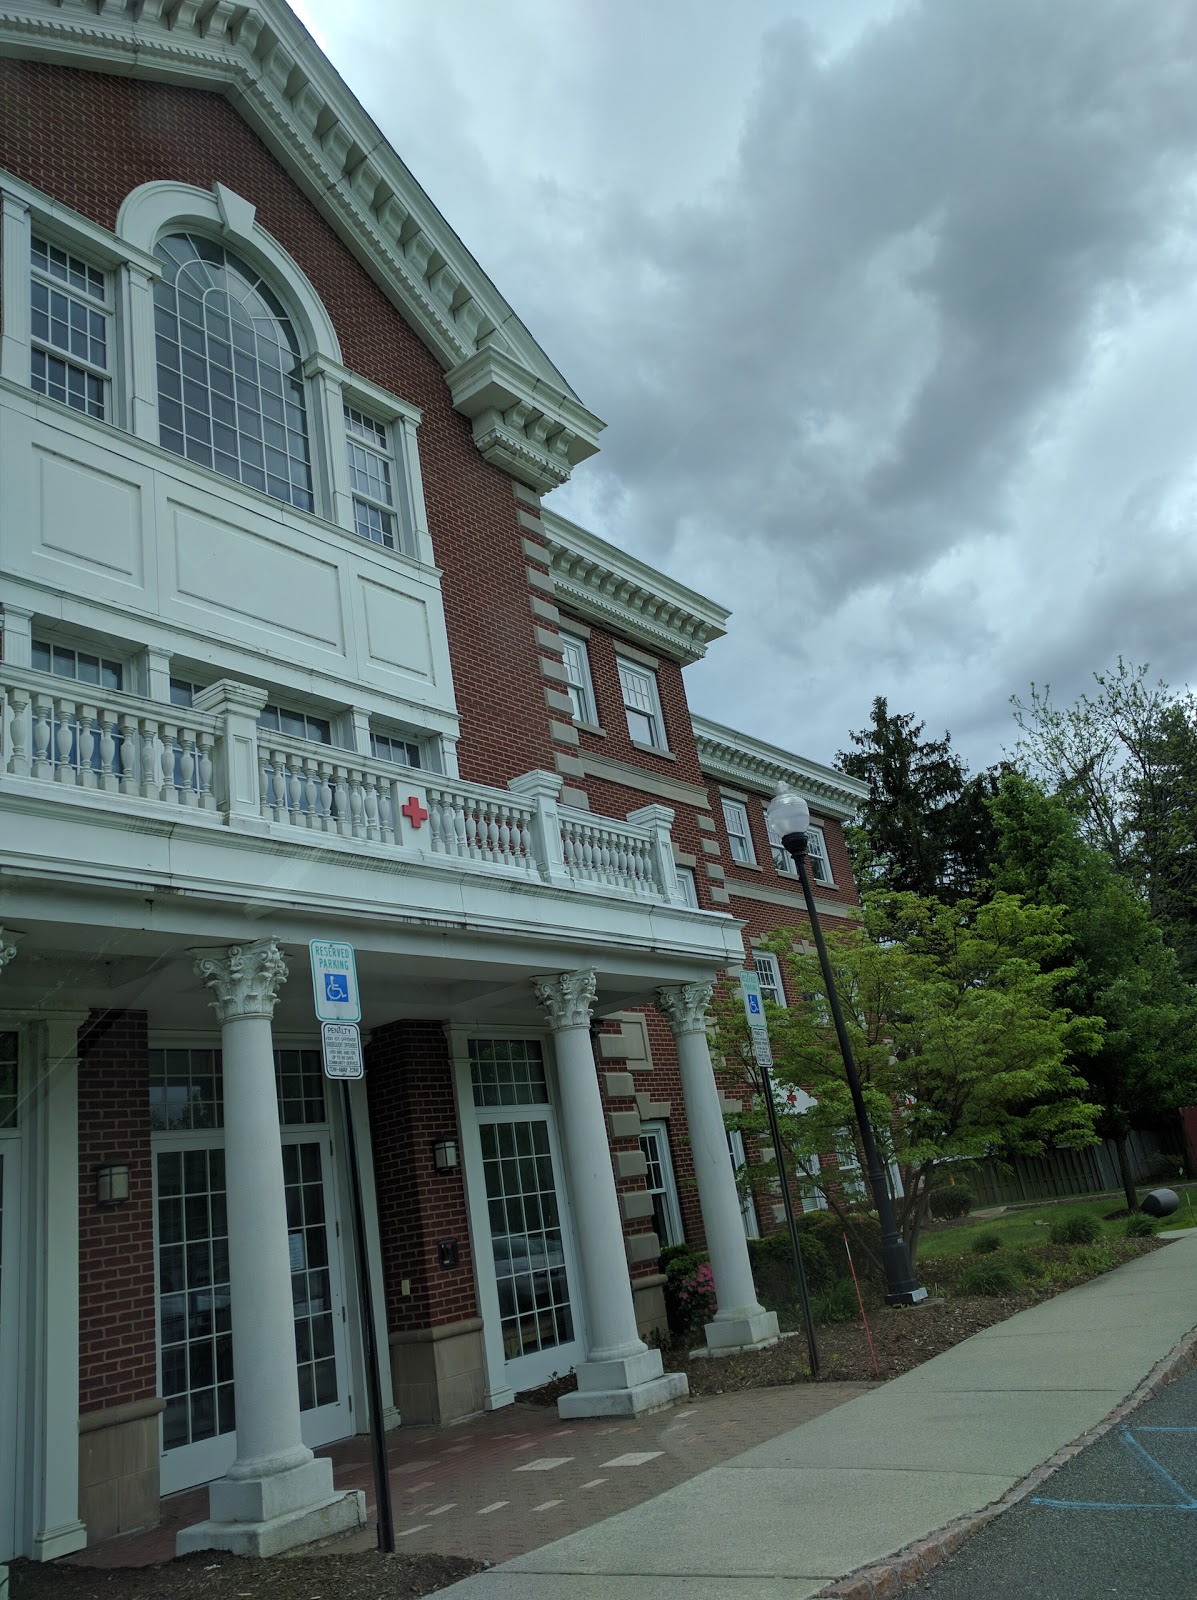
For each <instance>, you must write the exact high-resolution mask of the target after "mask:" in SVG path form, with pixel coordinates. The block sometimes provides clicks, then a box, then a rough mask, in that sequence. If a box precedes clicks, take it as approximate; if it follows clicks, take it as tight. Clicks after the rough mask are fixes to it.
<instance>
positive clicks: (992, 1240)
mask: <svg viewBox="0 0 1197 1600" xmlns="http://www.w3.org/2000/svg"><path fill="white" fill-rule="evenodd" d="M1001 1248H1002V1236H1001V1234H1000V1233H979V1234H978V1235H977V1237H976V1238H975V1239H974V1240H973V1249H974V1250H975V1251H976V1253H977V1254H978V1255H979V1256H991V1255H992V1254H993V1252H994V1251H995V1250H1000V1249H1001Z"/></svg>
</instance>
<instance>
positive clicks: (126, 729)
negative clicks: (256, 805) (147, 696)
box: [0, 668, 216, 811]
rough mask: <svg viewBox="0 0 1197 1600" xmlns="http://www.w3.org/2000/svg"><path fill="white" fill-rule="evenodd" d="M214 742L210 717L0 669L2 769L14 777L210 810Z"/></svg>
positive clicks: (213, 803)
mask: <svg viewBox="0 0 1197 1600" xmlns="http://www.w3.org/2000/svg"><path fill="white" fill-rule="evenodd" d="M92 690H94V691H95V692H89V691H92ZM215 743H216V725H215V723H214V721H213V719H212V718H211V717H206V718H205V717H201V716H200V715H198V713H197V714H194V715H193V714H191V713H188V714H187V715H186V717H185V718H181V717H180V715H179V713H178V712H177V711H175V710H173V709H169V708H168V709H166V713H165V715H164V714H163V708H161V707H159V708H155V709H147V706H146V703H145V702H144V701H141V700H135V699H134V698H133V697H132V696H131V695H125V694H111V693H106V692H105V691H103V690H99V689H98V686H93V685H88V684H75V683H72V684H70V685H69V686H68V685H65V684H62V683H61V682H60V681H59V682H55V681H53V680H49V681H48V680H47V679H46V677H45V676H44V674H41V673H33V672H25V671H19V670H17V669H15V668H5V669H2V670H0V771H3V772H7V773H11V774H12V776H13V777H14V778H34V779H41V780H43V781H45V782H50V783H55V784H59V785H61V786H62V787H63V788H68V789H88V790H97V791H99V792H100V793H105V794H114V795H115V794H121V795H137V796H139V797H140V798H141V799H144V800H154V801H158V802H159V803H161V804H163V805H168V806H183V807H190V808H192V809H195V810H199V811H215V809H216V795H215V793H214V790H213V776H214V761H215Z"/></svg>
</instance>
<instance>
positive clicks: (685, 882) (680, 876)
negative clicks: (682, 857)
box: [673, 866, 702, 911]
mask: <svg viewBox="0 0 1197 1600" xmlns="http://www.w3.org/2000/svg"><path fill="white" fill-rule="evenodd" d="M673 870H674V872H675V873H676V874H677V881H678V888H679V889H680V890H681V893H682V899H683V900H684V901H685V902H686V904H687V905H688V906H689V907H690V908H691V910H693V911H701V910H702V907H701V906H700V905H699V903H698V879H697V877H696V876H695V872H694V868H693V867H679V866H675V867H674V869H673Z"/></svg>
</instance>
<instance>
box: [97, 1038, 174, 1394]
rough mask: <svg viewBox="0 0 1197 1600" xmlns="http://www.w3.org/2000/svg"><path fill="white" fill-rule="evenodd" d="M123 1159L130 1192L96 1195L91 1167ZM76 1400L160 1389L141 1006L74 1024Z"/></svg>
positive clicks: (146, 1055)
mask: <svg viewBox="0 0 1197 1600" xmlns="http://www.w3.org/2000/svg"><path fill="white" fill-rule="evenodd" d="M113 1161H116V1162H125V1163H127V1164H128V1167H129V1200H128V1202H127V1204H124V1205H119V1206H100V1205H97V1204H96V1168H97V1167H99V1166H102V1165H104V1164H105V1163H107V1162H113ZM79 1263H80V1273H79V1410H80V1411H81V1412H88V1411H100V1410H105V1409H107V1408H108V1407H109V1406H117V1405H122V1404H123V1403H125V1402H126V1401H129V1400H142V1399H145V1398H146V1397H147V1396H151V1395H154V1394H156V1393H157V1390H158V1358H157V1342H156V1339H157V1330H156V1327H155V1305H154V1191H153V1168H152V1158H151V1154H150V1094H149V1051H148V1045H147V1041H146V1017H145V1013H144V1012H141V1011H93V1012H92V1013H91V1015H90V1016H89V1017H88V1019H87V1021H86V1022H85V1023H84V1024H83V1025H82V1027H81V1028H80V1029H79Z"/></svg>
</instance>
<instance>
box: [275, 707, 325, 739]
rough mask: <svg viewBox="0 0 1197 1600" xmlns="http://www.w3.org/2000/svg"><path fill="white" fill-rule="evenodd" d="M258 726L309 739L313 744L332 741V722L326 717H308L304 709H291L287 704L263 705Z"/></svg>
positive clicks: (295, 737)
mask: <svg viewBox="0 0 1197 1600" xmlns="http://www.w3.org/2000/svg"><path fill="white" fill-rule="evenodd" d="M258 727H259V728H265V729H267V731H268V732H270V733H285V734H288V735H289V736H290V737H291V738H292V739H309V740H310V741H311V742H312V743H313V744H331V743H332V724H331V723H330V722H329V721H328V719H327V718H326V717H310V716H309V715H308V714H307V712H306V711H292V710H290V709H289V708H288V707H287V706H277V705H273V704H271V705H264V706H263V707H262V710H261V712H260V714H259V716H258Z"/></svg>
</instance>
